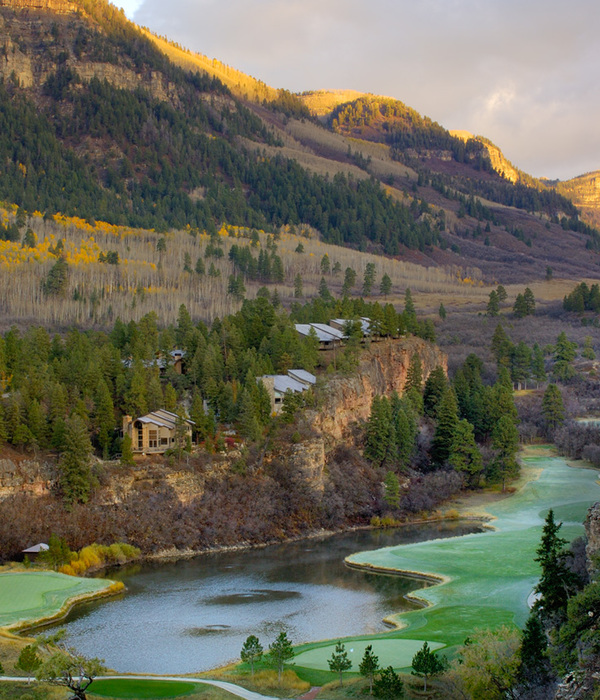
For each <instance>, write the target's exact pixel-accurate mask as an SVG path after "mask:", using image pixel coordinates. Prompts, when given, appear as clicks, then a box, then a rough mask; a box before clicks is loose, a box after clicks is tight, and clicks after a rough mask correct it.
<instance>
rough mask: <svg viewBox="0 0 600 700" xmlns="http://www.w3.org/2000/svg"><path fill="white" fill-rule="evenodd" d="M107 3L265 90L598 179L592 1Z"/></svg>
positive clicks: (599, 20) (541, 169) (598, 9)
mask: <svg viewBox="0 0 600 700" xmlns="http://www.w3.org/2000/svg"><path fill="white" fill-rule="evenodd" d="M113 2H114V3H115V4H117V5H118V6H120V7H123V8H124V10H125V12H126V14H127V16H128V17H129V18H130V19H133V21H135V22H136V23H137V24H140V25H143V26H147V27H148V28H149V29H150V30H152V31H153V32H155V33H157V34H160V35H166V36H167V37H169V38H170V39H172V40H174V41H176V42H178V43H179V44H181V45H182V46H185V47H187V48H189V49H191V50H192V51H197V52H199V53H202V54H205V55H207V56H209V57H210V58H217V59H218V60H219V61H222V62H223V63H226V64H228V65H230V66H232V67H234V68H237V69H238V70H241V71H243V72H245V73H248V74H250V75H252V76H254V77H255V78H258V79H260V80H263V81H264V82H265V83H267V84H268V85H271V86H273V87H276V88H281V87H283V88H286V89H288V90H291V91H293V92H301V91H304V90H319V89H353V90H358V91H361V92H371V93H374V94H378V95H386V96H389V97H394V98H396V99H399V100H401V101H402V102H404V103H405V104H407V105H408V106H409V107H412V108H413V109H416V110H417V111H418V112H420V113H421V114H423V115H425V116H428V117H430V118H431V119H433V120H434V121H437V122H438V123H439V124H441V125H442V126H443V127H445V128H446V129H464V130H467V131H470V132H471V133H473V134H478V135H482V136H485V137H487V138H489V139H491V140H492V141H493V142H494V143H495V144H496V145H497V146H499V147H500V148H501V149H502V151H503V152H504V155H505V156H506V157H507V158H508V159H509V160H510V161H511V162H512V163H513V164H514V165H515V166H517V167H518V168H520V169H522V170H524V171H526V172H528V173H530V174H531V175H535V176H537V177H548V178H551V179H555V178H558V179H562V180H566V179H569V178H571V177H575V176H577V175H582V174H584V173H586V172H590V171H592V170H600V128H599V116H600V75H599V73H600V4H598V0H571V2H569V3H566V2H565V1H564V0H543V1H542V0H368V1H367V0H169V2H164V0H113Z"/></svg>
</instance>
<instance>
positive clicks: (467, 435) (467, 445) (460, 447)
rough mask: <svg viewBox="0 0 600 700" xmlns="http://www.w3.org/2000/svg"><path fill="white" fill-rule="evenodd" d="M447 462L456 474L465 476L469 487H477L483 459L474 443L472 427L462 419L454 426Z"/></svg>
mask: <svg viewBox="0 0 600 700" xmlns="http://www.w3.org/2000/svg"><path fill="white" fill-rule="evenodd" d="M448 462H449V463H450V466H451V467H452V468H453V469H455V470H456V471H457V472H462V473H464V474H465V478H466V479H467V482H468V484H469V486H471V487H472V488H473V487H475V488H476V487H477V486H479V480H480V478H481V473H482V471H483V459H482V457H481V452H480V451H479V448H478V447H477V444H476V442H475V436H474V434H473V426H472V425H471V424H470V423H469V421H467V420H465V419H464V418H463V419H462V420H459V421H458V424H457V426H456V430H455V432H454V438H453V440H452V446H451V448H450V457H449V458H448Z"/></svg>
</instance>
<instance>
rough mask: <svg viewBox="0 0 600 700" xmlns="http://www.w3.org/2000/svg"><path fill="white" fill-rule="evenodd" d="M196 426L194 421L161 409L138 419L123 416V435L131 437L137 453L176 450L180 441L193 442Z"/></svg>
mask: <svg viewBox="0 0 600 700" xmlns="http://www.w3.org/2000/svg"><path fill="white" fill-rule="evenodd" d="M194 425H195V424H194V422H193V421H191V420H188V419H187V418H184V419H180V418H179V416H178V415H177V414H175V413H171V411H166V410H165V409H164V408H160V409H159V410H158V411H152V412H151V413H147V414H146V415H145V416H140V417H139V418H136V419H133V418H132V417H131V416H123V435H125V434H127V435H129V437H130V438H131V447H132V450H133V452H135V453H138V454H162V453H164V452H166V451H167V450H168V449H171V448H175V447H176V446H177V441H178V440H183V441H184V442H185V441H187V439H188V438H189V439H190V440H191V439H192V427H193V426H194Z"/></svg>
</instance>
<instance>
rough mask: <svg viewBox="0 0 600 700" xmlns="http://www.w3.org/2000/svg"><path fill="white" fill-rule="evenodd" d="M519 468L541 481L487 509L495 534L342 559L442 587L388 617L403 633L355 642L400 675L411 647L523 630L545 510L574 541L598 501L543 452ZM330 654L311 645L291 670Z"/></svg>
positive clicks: (588, 474)
mask: <svg viewBox="0 0 600 700" xmlns="http://www.w3.org/2000/svg"><path fill="white" fill-rule="evenodd" d="M536 453H537V454H536ZM529 455H531V456H529ZM524 463H525V465H526V468H529V469H536V470H539V472H538V476H537V478H535V479H534V480H533V481H530V482H529V483H527V484H526V485H525V486H524V487H523V489H522V490H521V491H519V492H518V493H516V494H515V495H513V496H511V497H509V498H506V499H504V500H502V501H499V502H497V503H495V504H493V505H490V506H489V507H488V508H487V509H486V510H487V511H488V512H489V513H490V515H492V516H494V518H495V520H493V522H492V523H491V524H492V525H493V527H494V530H488V531H486V532H483V533H478V534H469V535H465V536H462V537H456V538H452V539H448V540H444V541H442V540H432V541H429V542H420V543H415V544H407V545H401V546H396V547H386V548H384V549H379V550H376V551H371V552H362V553H359V554H354V555H351V556H350V557H348V558H347V561H348V563H349V564H350V565H360V566H364V567H376V568H378V569H387V570H394V571H398V572H404V573H408V572H412V573H414V574H426V575H428V576H431V577H432V578H436V579H438V580H440V581H441V583H439V585H434V586H432V587H429V588H427V589H424V590H419V591H418V592H417V593H418V597H419V598H420V599H421V600H422V601H423V602H424V603H425V604H427V605H428V606H429V607H426V608H421V609H419V610H415V611H409V612H400V613H398V614H395V615H393V616H391V618H390V621H393V622H394V623H395V624H396V625H398V626H400V627H401V628H402V629H401V630H399V631H395V632H392V633H389V634H387V635H385V636H382V635H377V637H375V638H374V637H372V638H371V640H370V641H368V640H366V638H365V637H361V638H356V641H357V642H358V641H366V643H372V644H373V649H374V651H375V653H377V654H379V653H381V655H382V656H383V655H385V656H386V657H388V656H390V655H392V656H393V657H394V659H395V662H394V663H393V664H392V665H394V666H395V667H396V668H404V667H408V666H409V665H410V663H411V659H412V655H413V654H414V648H415V642H418V646H421V645H422V642H423V641H428V642H429V643H430V644H431V645H433V646H434V647H437V648H440V647H441V646H447V647H452V646H454V645H457V644H462V642H463V641H464V639H465V638H466V637H467V636H468V635H469V634H470V633H471V632H472V631H473V630H474V629H475V628H480V627H495V626H499V625H502V624H516V625H518V626H523V624H524V622H525V620H526V618H527V616H528V613H529V608H528V604H527V600H528V597H529V596H530V594H531V593H532V591H533V588H534V586H535V585H536V583H537V580H538V577H539V567H538V564H537V563H536V562H535V561H534V558H535V556H536V549H537V547H538V544H539V541H540V537H541V532H542V527H543V523H544V519H545V517H546V514H547V512H548V510H549V509H550V508H552V509H553V510H554V513H555V516H556V520H557V521H559V522H560V521H562V522H563V526H562V529H561V535H562V536H563V537H564V538H565V539H567V540H572V539H574V538H576V537H577V536H579V535H582V534H583V525H582V522H583V520H584V519H585V516H586V512H587V509H588V508H589V506H590V505H591V504H592V503H594V502H595V501H597V500H599V499H600V486H599V484H598V476H599V475H598V472H597V471H594V470H588V469H576V468H571V467H569V466H568V465H567V464H566V462H565V461H564V460H563V459H560V458H558V457H552V456H551V453H550V451H549V450H548V449H547V448H539V449H538V450H530V451H529V454H528V456H527V457H526V458H525V459H524ZM332 649H333V646H332V645H308V646H307V647H306V650H305V651H303V653H301V654H300V655H299V656H298V657H297V658H296V664H297V665H299V666H306V667H309V668H320V669H327V658H328V657H329V656H331V652H332ZM361 649H362V647H361ZM358 660H360V658H359V657H358Z"/></svg>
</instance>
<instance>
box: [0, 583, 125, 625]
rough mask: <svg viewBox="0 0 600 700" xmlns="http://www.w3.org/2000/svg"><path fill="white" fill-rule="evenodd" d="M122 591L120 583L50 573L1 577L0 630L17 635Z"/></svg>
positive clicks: (62, 617) (55, 620)
mask: <svg viewBox="0 0 600 700" xmlns="http://www.w3.org/2000/svg"><path fill="white" fill-rule="evenodd" d="M124 588H125V586H124V585H123V583H122V582H121V581H110V580H107V579H82V578H77V577H75V576H67V575H66V574H59V573H57V572H53V571H40V572H37V571H31V572H23V571H20V572H17V571H15V572H9V573H0V589H1V590H2V596H0V629H2V630H3V631H6V632H9V633H16V632H24V631H27V630H31V629H35V628H38V627H42V626H45V625H48V624H51V623H55V622H57V621H60V620H62V619H64V618H65V617H66V616H67V615H68V614H69V612H70V611H71V610H72V608H73V607H74V606H75V605H77V604H79V603H82V602H89V601H91V600H97V599H102V598H107V597H112V596H115V595H118V594H119V593H121V592H122V591H123V590H124Z"/></svg>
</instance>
